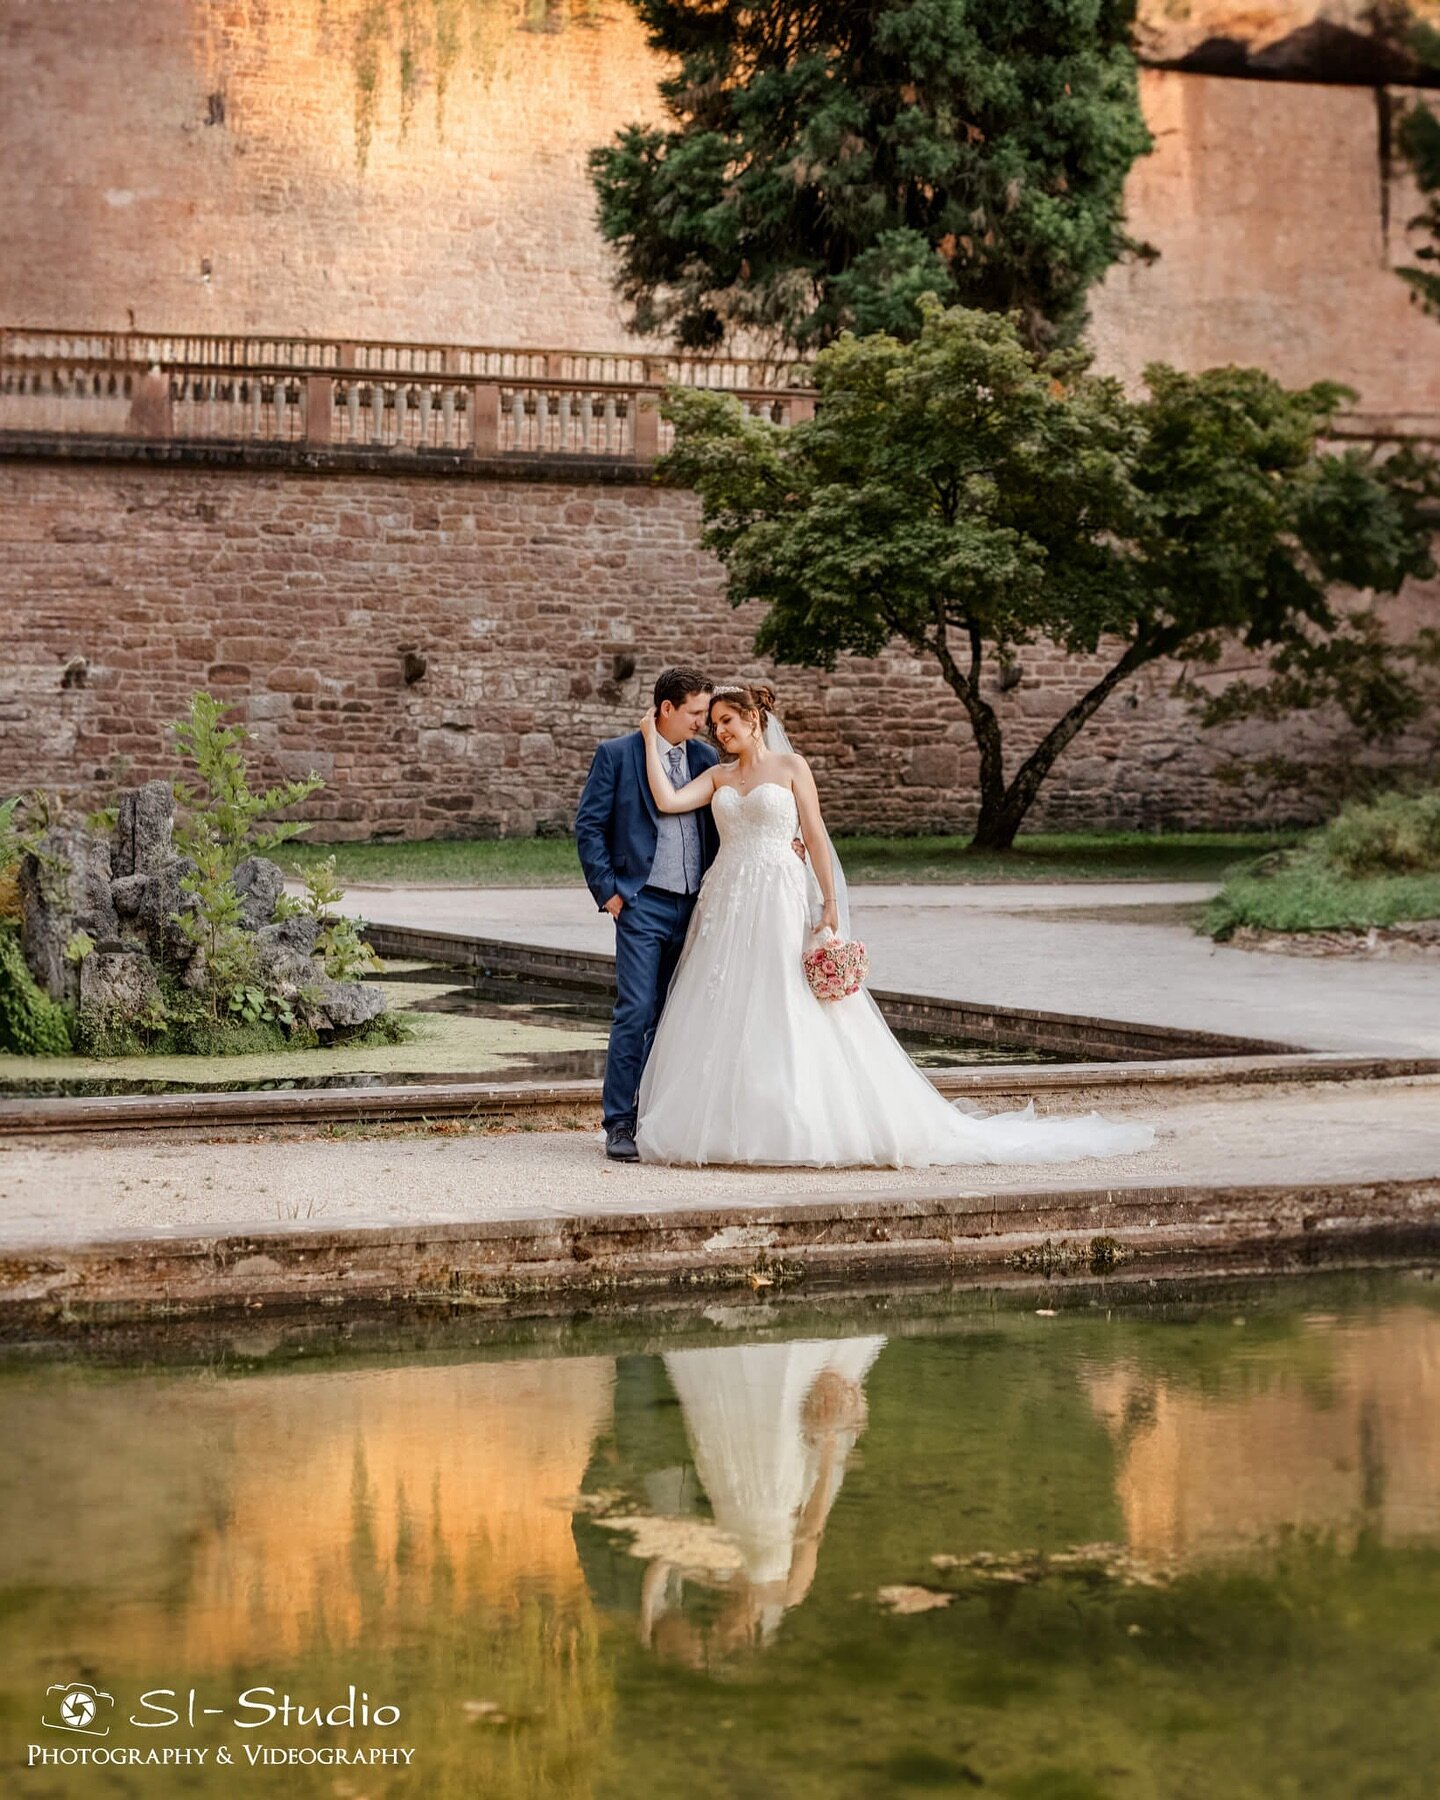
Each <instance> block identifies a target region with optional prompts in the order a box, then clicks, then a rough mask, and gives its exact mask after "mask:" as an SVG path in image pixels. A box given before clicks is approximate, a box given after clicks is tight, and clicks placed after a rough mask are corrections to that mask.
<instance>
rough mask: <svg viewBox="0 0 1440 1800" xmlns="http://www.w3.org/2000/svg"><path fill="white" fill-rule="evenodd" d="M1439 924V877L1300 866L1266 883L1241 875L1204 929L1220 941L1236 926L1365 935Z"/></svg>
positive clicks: (1213, 907) (1217, 902) (1210, 914)
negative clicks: (1375, 928) (1352, 874)
mask: <svg viewBox="0 0 1440 1800" xmlns="http://www.w3.org/2000/svg"><path fill="white" fill-rule="evenodd" d="M1417 919H1440V875H1370V876H1365V877H1362V878H1360V879H1354V878H1348V877H1346V876H1344V875H1338V874H1336V873H1335V872H1334V871H1333V870H1330V869H1325V868H1315V867H1301V868H1298V869H1294V870H1287V871H1285V872H1284V873H1282V874H1279V875H1276V876H1273V877H1270V878H1266V877H1264V876H1261V875H1247V874H1240V875H1235V876H1232V877H1231V879H1230V880H1229V881H1228V882H1226V884H1225V890H1224V892H1223V893H1222V894H1221V895H1220V896H1219V897H1218V898H1217V899H1216V900H1214V901H1213V902H1212V903H1211V905H1210V907H1209V909H1208V910H1207V912H1206V915H1205V930H1206V931H1208V932H1209V933H1210V934H1211V935H1212V936H1213V937H1219V938H1225V937H1228V936H1229V935H1230V933H1231V932H1232V931H1234V930H1235V928H1236V927H1237V926H1240V925H1252V926H1255V927H1257V928H1258V929H1260V930H1262V931H1368V930H1369V929H1370V927H1371V926H1372V925H1381V926H1383V925H1399V924H1401V923H1404V922H1409V921H1414V920H1417Z"/></svg>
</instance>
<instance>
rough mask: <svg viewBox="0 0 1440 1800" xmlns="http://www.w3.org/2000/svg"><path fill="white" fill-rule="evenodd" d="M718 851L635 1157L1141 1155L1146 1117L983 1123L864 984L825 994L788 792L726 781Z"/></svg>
mask: <svg viewBox="0 0 1440 1800" xmlns="http://www.w3.org/2000/svg"><path fill="white" fill-rule="evenodd" d="M711 810H712V813H713V816H714V819H715V826H716V830H717V831H718V833H719V837H720V849H719V853H718V855H717V856H716V858H715V861H714V862H713V863H712V864H711V866H710V869H709V871H708V873H707V874H706V876H705V880H704V882H703V884H702V886H701V889H700V897H699V899H698V900H697V902H696V905H695V911H694V913H693V914H692V915H691V920H690V927H689V932H688V934H687V936H686V939H685V947H684V949H683V950H682V952H681V955H680V961H679V963H678V965H677V966H676V970H675V977H674V980H673V981H672V982H671V985H670V992H669V996H668V998H667V1000H666V1002H665V1009H664V1011H663V1013H662V1014H661V1017H660V1023H659V1026H658V1027H657V1029H656V1033H655V1042H654V1046H653V1049H652V1050H651V1054H650V1058H649V1061H648V1062H647V1063H646V1065H645V1073H644V1076H643V1077H642V1079H641V1083H640V1105H639V1119H638V1124H637V1128H636V1132H635V1144H636V1148H637V1149H638V1150H639V1152H640V1159H641V1161H642V1162H655V1163H695V1164H700V1163H750V1164H756V1165H767V1166H768V1165H777V1164H800V1165H803V1166H806V1167H817V1168H818V1167H832V1166H840V1167H851V1166H870V1167H880V1168H897V1169H898V1168H912V1167H919V1166H923V1165H925V1164H931V1163H1042V1162H1071V1161H1074V1160H1076V1159H1078V1158H1080V1157H1086V1156H1115V1155H1121V1154H1125V1153H1128V1152H1133V1151H1136V1150H1145V1149H1148V1148H1149V1147H1150V1145H1151V1144H1152V1143H1153V1142H1154V1137H1155V1134H1154V1131H1153V1130H1152V1128H1151V1127H1150V1126H1148V1125H1139V1124H1131V1123H1127V1122H1124V1121H1115V1120H1109V1119H1104V1118H1102V1117H1101V1116H1100V1114H1099V1113H1093V1112H1092V1113H1087V1114H1085V1115H1084V1116H1083V1117H1077V1118H1068V1119H1067V1118H1044V1119H1041V1118H1037V1117H1036V1116H1035V1109H1034V1104H1033V1102H1032V1103H1031V1105H1029V1106H1027V1107H1025V1108H1023V1109H1022V1110H1020V1111H1018V1112H1009V1113H995V1114H990V1115H984V1116H979V1117H976V1116H974V1115H973V1114H968V1113H965V1112H962V1111H960V1110H959V1109H957V1108H956V1107H954V1106H952V1105H950V1103H949V1102H948V1101H946V1100H945V1099H944V1098H943V1097H942V1096H941V1095H940V1094H938V1093H937V1092H936V1090H935V1088H934V1087H932V1085H931V1084H930V1082H929V1081H928V1080H926V1078H925V1076H924V1075H923V1074H922V1073H921V1071H920V1070H919V1069H917V1068H916V1067H915V1065H914V1063H912V1062H911V1060H910V1058H909V1057H908V1056H907V1055H906V1054H905V1052H904V1050H903V1049H901V1047H900V1045H899V1044H898V1043H897V1042H896V1040H895V1038H894V1036H893V1035H892V1033H891V1031H890V1028H889V1026H888V1025H887V1024H886V1023H885V1020H884V1018H883V1017H882V1016H881V1013H880V1009H879V1008H878V1007H877V1006H876V1005H875V1002H874V1001H873V1000H872V999H871V998H870V996H869V994H868V993H866V992H864V990H863V989H862V991H861V992H860V993H858V994H852V995H851V996H850V997H849V998H848V999H845V1000H834V1001H821V1000H817V999H816V998H815V996H814V995H813V994H812V993H811V991H810V986H809V983H808V982H807V981H806V979H805V972H804V970H803V968H802V967H801V962H800V959H801V957H802V955H803V954H804V951H805V949H806V947H807V945H808V943H809V941H810V915H809V905H808V901H807V892H806V887H807V876H806V868H805V865H804V864H803V863H802V862H801V861H800V859H799V857H797V856H796V854H795V852H794V850H793V848H792V847H791V845H792V840H793V839H794V837H795V835H796V833H797V831H798V830H799V814H798V809H797V807H796V805H795V797H794V795H793V794H792V793H791V792H790V790H789V789H788V788H783V787H780V786H779V785H778V784H776V783H775V782H764V783H762V784H761V785H760V786H758V787H755V788H752V789H751V790H750V792H749V793H748V794H742V793H740V791H739V790H738V789H737V788H734V787H724V788H721V789H720V791H719V792H718V793H717V794H716V795H715V798H714V801H713V802H712V808H711Z"/></svg>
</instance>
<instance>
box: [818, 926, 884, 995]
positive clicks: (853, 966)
mask: <svg viewBox="0 0 1440 1800" xmlns="http://www.w3.org/2000/svg"><path fill="white" fill-rule="evenodd" d="M802 961H803V963H804V968H805V979H806V980H807V981H808V982H809V983H810V991H811V993H812V994H814V996H815V998H816V999H817V1000H844V999H845V998H846V997H847V996H848V995H850V994H858V993H859V991H860V986H861V983H862V982H863V981H864V980H865V979H866V977H867V976H868V975H869V973H870V958H869V956H868V955H867V954H866V951H865V946H864V945H863V944H862V943H860V942H859V941H858V940H857V939H854V938H850V939H841V938H836V937H832V938H827V939H825V940H824V941H822V942H821V943H818V944H817V945H816V946H815V948H814V949H813V950H809V951H807V952H806V953H805V956H804V958H803V959H802Z"/></svg>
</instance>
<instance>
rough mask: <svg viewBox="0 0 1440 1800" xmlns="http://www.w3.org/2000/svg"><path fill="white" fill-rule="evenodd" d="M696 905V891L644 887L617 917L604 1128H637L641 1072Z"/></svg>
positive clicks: (606, 1061) (606, 1065)
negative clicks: (614, 988) (671, 892)
mask: <svg viewBox="0 0 1440 1800" xmlns="http://www.w3.org/2000/svg"><path fill="white" fill-rule="evenodd" d="M694 910H695V896H694V895H693V894H666V893H662V892H661V890H660V889H659V888H651V887H643V888H641V890H640V892H639V893H638V894H636V896H635V898H634V899H633V900H631V901H630V902H629V903H628V905H626V906H624V907H622V908H621V911H620V917H619V918H618V919H617V920H616V921H615V985H616V999H615V1011H614V1013H613V1014H612V1016H611V1024H610V1048H609V1050H608V1051H607V1053H606V1056H605V1093H604V1108H605V1129H606V1130H607V1131H613V1130H614V1129H615V1127H616V1126H617V1125H623V1126H626V1127H628V1128H629V1129H630V1130H631V1131H633V1130H634V1129H635V1111H636V1107H637V1105H638V1103H639V1097H640V1077H641V1075H643V1074H644V1072H645V1063H646V1061H647V1059H648V1057H649V1055H650V1046H651V1044H652V1043H653V1042H654V1041H655V1026H656V1024H657V1022H658V1020H659V1018H660V1009H661V1007H663V1006H664V1004H665V995H666V993H667V992H668V991H669V987H670V977H671V976H672V975H673V974H674V973H675V965H676V963H677V962H679V960H680V952H681V950H682V949H683V948H684V945H685V932H686V930H687V928H688V927H689V924H690V915H691V913H692V912H694Z"/></svg>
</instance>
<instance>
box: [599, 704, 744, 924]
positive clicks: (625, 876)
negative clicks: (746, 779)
mask: <svg viewBox="0 0 1440 1800" xmlns="http://www.w3.org/2000/svg"><path fill="white" fill-rule="evenodd" d="M685 760H686V765H687V767H688V769H689V771H690V779H691V780H692V781H693V780H694V778H695V777H696V776H697V775H699V774H701V773H702V772H703V771H704V770H706V769H711V768H713V767H714V766H715V764H716V763H717V762H719V760H720V757H719V755H718V753H717V752H716V751H715V750H713V749H712V748H711V746H710V745H709V744H704V743H701V742H700V740H699V739H698V738H691V739H690V741H689V743H688V744H686V746H685ZM694 817H695V819H696V820H697V821H698V823H699V826H700V859H701V867H702V869H708V868H709V867H710V864H711V862H712V861H713V860H714V857H715V852H716V850H718V849H719V847H720V841H719V838H718V837H717V836H716V832H715V821H714V820H713V819H712V818H711V816H710V808H709V807H708V806H702V807H701V809H700V810H699V812H697V813H696V814H695V815H694ZM659 838H660V809H659V807H658V806H656V804H655V800H654V796H653V795H652V794H651V792H650V777H649V776H648V774H647V773H646V770H645V740H644V738H643V737H641V735H640V733H639V732H638V731H632V732H629V733H628V734H627V735H626V736H625V737H619V738H611V739H610V740H609V741H608V742H607V743H604V744H601V745H600V747H599V749H598V750H596V752H595V760H594V762H592V763H591V765H590V774H589V776H588V778H587V779H586V782H585V788H584V791H583V792H582V793H581V795H580V804H579V806H578V807H577V808H576V812H575V847H576V849H577V850H578V851H579V852H580V866H581V868H582V869H583V870H584V871H585V885H586V887H588V888H589V890H590V892H591V893H592V894H593V895H594V896H595V904H596V905H597V906H598V907H601V908H602V909H603V907H604V905H605V902H606V901H607V900H611V899H613V898H614V897H615V895H616V894H618V895H619V896H620V898H621V899H622V900H623V901H624V902H625V904H626V905H627V906H629V904H630V903H631V901H632V900H633V899H634V898H635V896H636V895H637V894H638V893H639V892H640V890H641V888H642V887H644V885H645V883H646V882H647V881H648V880H649V879H650V870H651V867H652V865H653V864H654V861H655V846H656V844H657V843H658V842H659Z"/></svg>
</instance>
